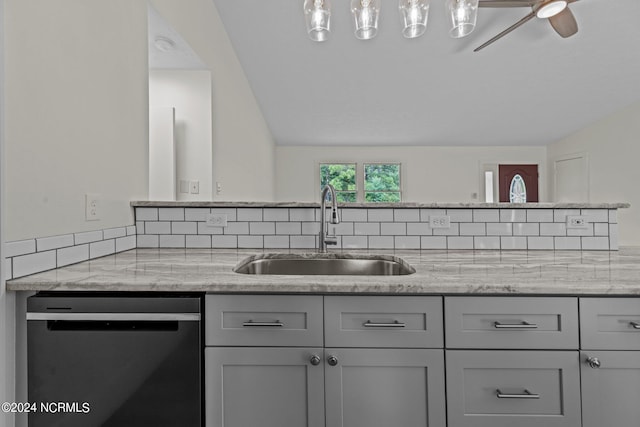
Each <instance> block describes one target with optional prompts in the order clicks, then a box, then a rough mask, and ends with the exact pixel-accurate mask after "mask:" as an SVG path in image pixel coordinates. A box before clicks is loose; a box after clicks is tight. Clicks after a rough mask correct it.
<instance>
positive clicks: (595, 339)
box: [580, 298, 640, 350]
mask: <svg viewBox="0 0 640 427" xmlns="http://www.w3.org/2000/svg"><path fill="white" fill-rule="evenodd" d="M580 338H581V339H582V348H583V349H589V350H640V298H580Z"/></svg>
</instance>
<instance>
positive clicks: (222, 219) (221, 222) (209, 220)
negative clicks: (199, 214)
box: [205, 214, 227, 227]
mask: <svg viewBox="0 0 640 427" xmlns="http://www.w3.org/2000/svg"><path fill="white" fill-rule="evenodd" d="M205 221H206V224H207V227H226V226H227V214H207V216H206V217H205Z"/></svg>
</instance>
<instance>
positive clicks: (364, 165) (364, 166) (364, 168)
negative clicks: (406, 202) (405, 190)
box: [362, 162, 402, 203]
mask: <svg viewBox="0 0 640 427" xmlns="http://www.w3.org/2000/svg"><path fill="white" fill-rule="evenodd" d="M367 165H397V166H398V189H397V190H394V191H367V189H366V185H367V177H366V173H367ZM367 193H374V194H375V193H379V194H385V193H386V194H396V193H397V194H398V197H399V198H400V200H398V201H397V202H367ZM362 200H363V201H364V202H366V203H402V163H401V162H366V163H365V162H363V163H362Z"/></svg>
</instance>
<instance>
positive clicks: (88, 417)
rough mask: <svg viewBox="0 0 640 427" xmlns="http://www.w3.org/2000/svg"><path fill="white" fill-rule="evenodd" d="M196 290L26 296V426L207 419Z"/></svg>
mask: <svg viewBox="0 0 640 427" xmlns="http://www.w3.org/2000/svg"><path fill="white" fill-rule="evenodd" d="M202 304H203V302H202V297H201V296H200V295H193V294H192V295H177V294H171V295H167V294H159V295H158V294H151V293H147V294H137V293H136V294H134V293H122V294H114V293H61V292H50V293H39V294H36V295H34V296H32V297H30V298H28V299H27V346H28V347H27V354H28V362H27V369H28V399H29V404H30V405H31V408H30V411H29V426H30V427H45V426H46V427H55V426H64V427H75V426H82V427H98V426H104V427H116V426H117V427H129V426H136V427H140V426H154V427H162V426H167V427H168V426H172V427H173V426H181V427H201V425H202V420H203V416H202V408H203V405H202V396H203V393H202V371H201V369H202V363H201V362H202V354H203V352H202V347H201V345H202V339H201V338H202V332H201V326H200V325H201V322H200V317H201V313H202Z"/></svg>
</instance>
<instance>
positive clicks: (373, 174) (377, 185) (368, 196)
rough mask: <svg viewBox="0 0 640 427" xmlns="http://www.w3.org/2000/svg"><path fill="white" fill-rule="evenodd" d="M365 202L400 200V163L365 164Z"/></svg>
mask: <svg viewBox="0 0 640 427" xmlns="http://www.w3.org/2000/svg"><path fill="white" fill-rule="evenodd" d="M364 200H365V202H391V203H393V202H399V201H400V200H401V193H400V164H399V163H372V164H365V165H364Z"/></svg>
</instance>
